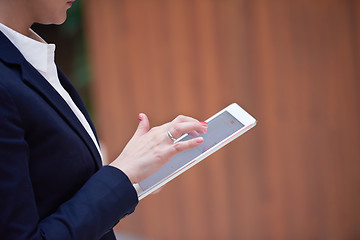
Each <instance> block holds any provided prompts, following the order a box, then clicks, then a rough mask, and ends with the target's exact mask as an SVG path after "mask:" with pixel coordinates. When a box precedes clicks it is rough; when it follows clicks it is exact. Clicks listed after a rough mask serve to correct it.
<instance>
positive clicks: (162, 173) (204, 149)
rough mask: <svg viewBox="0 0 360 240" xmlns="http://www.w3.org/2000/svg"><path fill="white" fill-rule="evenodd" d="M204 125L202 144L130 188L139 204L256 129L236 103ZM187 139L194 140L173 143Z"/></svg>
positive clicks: (188, 137) (180, 155)
mask: <svg viewBox="0 0 360 240" xmlns="http://www.w3.org/2000/svg"><path fill="white" fill-rule="evenodd" d="M206 122H207V123H208V124H209V126H208V129H207V133H206V134H201V136H202V137H203V138H204V142H203V144H201V145H200V146H197V147H195V148H192V149H190V150H187V151H184V152H181V153H179V154H178V155H176V156H175V157H173V158H172V159H170V161H169V162H168V163H166V164H165V165H164V166H162V167H161V168H160V169H159V170H158V171H156V172H155V173H153V174H152V175H150V176H149V177H148V178H146V179H145V180H143V181H141V182H140V183H137V184H134V187H135V189H136V191H137V193H138V197H139V200H141V199H143V198H144V197H146V196H147V195H149V194H150V193H152V192H154V191H155V190H157V189H158V188H160V187H162V186H163V185H165V184H166V183H168V182H169V181H171V180H172V179H174V178H175V177H177V176H179V175H180V174H181V173H183V172H185V171H186V170H188V169H189V168H191V167H192V166H194V165H195V164H197V163H199V162H200V161H201V160H203V159H204V158H206V157H208V156H209V155H210V154H212V153H214V152H215V151H217V150H219V149H220V148H222V147H223V146H225V145H226V144H228V143H229V142H231V141H233V140H234V139H235V138H237V137H239V136H240V135H241V134H243V133H245V132H246V131H248V130H249V129H251V128H252V127H254V126H255V125H256V120H255V119H254V118H253V117H252V116H250V114H248V113H247V112H245V110H244V109H242V108H241V107H240V106H239V105H237V104H236V103H233V104H231V105H229V106H228V107H226V108H224V109H223V110H221V111H220V112H218V113H217V114H215V115H214V116H212V117H211V118H209V119H208V120H206ZM191 138H194V137H192V136H190V135H187V134H185V135H184V136H182V137H180V138H179V139H177V140H176V141H184V140H188V139H191Z"/></svg>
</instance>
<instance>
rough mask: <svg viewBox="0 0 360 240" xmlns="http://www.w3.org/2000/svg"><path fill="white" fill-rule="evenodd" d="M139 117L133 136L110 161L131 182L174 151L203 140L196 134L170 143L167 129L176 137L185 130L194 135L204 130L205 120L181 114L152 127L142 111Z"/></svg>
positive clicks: (140, 177) (170, 155) (146, 175)
mask: <svg viewBox="0 0 360 240" xmlns="http://www.w3.org/2000/svg"><path fill="white" fill-rule="evenodd" d="M139 120H140V123H139V126H138V128H137V130H136V132H135V134H134V136H133V137H132V138H131V139H130V141H129V142H128V144H127V145H126V147H125V148H124V150H123V151H122V152H121V154H120V155H119V156H118V157H117V158H116V159H115V160H114V161H113V162H112V163H111V164H110V165H111V166H114V167H117V168H119V169H120V170H122V171H123V172H124V173H125V174H126V175H127V176H128V177H129V179H130V181H131V182H132V183H133V184H134V183H138V182H141V181H142V180H144V179H145V178H147V177H148V176H150V175H151V174H152V173H154V172H155V171H157V170H158V169H160V168H161V167H162V166H163V165H164V164H165V163H167V162H168V161H169V160H170V159H171V158H172V157H174V156H175V155H176V154H178V153H180V152H183V151H186V150H188V149H191V148H194V147H196V146H199V145H200V144H202V143H203V141H204V140H203V138H202V137H197V138H193V139H190V140H187V141H179V142H176V143H174V142H173V140H172V139H171V138H170V137H169V135H168V131H169V132H170V134H171V135H172V136H173V137H174V138H179V137H180V136H182V135H183V134H185V133H189V134H190V135H192V136H198V135H199V134H204V133H206V130H207V123H205V122H199V121H198V120H196V119H193V118H190V117H186V116H182V115H180V116H178V117H176V118H175V119H174V120H173V121H172V122H169V123H166V124H164V125H161V126H158V127H154V128H152V129H150V124H149V120H148V118H147V116H146V115H145V114H139ZM149 129H150V130H149Z"/></svg>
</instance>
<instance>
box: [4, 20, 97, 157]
mask: <svg viewBox="0 0 360 240" xmlns="http://www.w3.org/2000/svg"><path fill="white" fill-rule="evenodd" d="M0 31H1V32H3V33H4V34H5V36H6V37H7V38H9V39H10V41H11V42H12V43H13V44H14V45H15V47H17V49H19V51H20V52H21V53H22V55H23V56H24V58H25V59H26V60H27V61H28V62H29V63H30V64H31V65H32V66H33V67H34V68H35V69H36V70H38V71H39V73H40V74H41V75H42V76H43V77H44V78H45V79H46V80H47V81H48V82H49V83H50V84H51V86H53V88H55V90H56V91H57V92H58V93H59V94H60V96H61V97H62V98H63V99H64V100H65V102H66V103H67V104H68V105H69V107H70V108H71V110H72V111H73V112H74V114H75V115H76V117H77V118H78V119H79V121H80V122H81V124H82V125H83V127H84V128H85V130H86V131H87V133H88V134H89V136H90V137H91V139H92V140H93V142H94V144H95V146H96V148H97V150H98V151H99V154H100V156H101V158H102V154H101V150H100V147H99V144H98V142H97V141H96V138H95V134H94V132H93V131H92V129H91V127H90V125H89V123H88V121H87V120H86V118H85V116H84V114H83V113H82V112H81V111H80V109H79V108H78V107H77V106H76V104H75V103H74V101H73V100H72V99H71V97H70V95H69V94H68V92H67V91H66V90H65V89H64V88H63V86H62V85H61V83H60V81H59V77H58V73H57V68H56V65H55V44H47V43H46V42H45V41H44V40H43V39H42V38H41V37H39V36H38V35H37V34H36V33H35V32H33V33H34V34H35V35H36V36H37V37H38V38H39V40H41V41H42V42H39V41H36V40H34V39H32V38H29V37H27V36H25V35H22V34H21V33H18V32H16V31H14V30H12V29H11V28H8V27H7V26H5V25H4V24H1V23H0ZM31 31H32V30H31Z"/></svg>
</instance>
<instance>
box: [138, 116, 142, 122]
mask: <svg viewBox="0 0 360 240" xmlns="http://www.w3.org/2000/svg"><path fill="white" fill-rule="evenodd" d="M138 119H139V121H140V122H141V120H142V117H141V114H139V116H138Z"/></svg>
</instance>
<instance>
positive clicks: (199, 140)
mask: <svg viewBox="0 0 360 240" xmlns="http://www.w3.org/2000/svg"><path fill="white" fill-rule="evenodd" d="M203 141H204V139H203V138H202V137H199V138H196V143H202V142H203Z"/></svg>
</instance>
